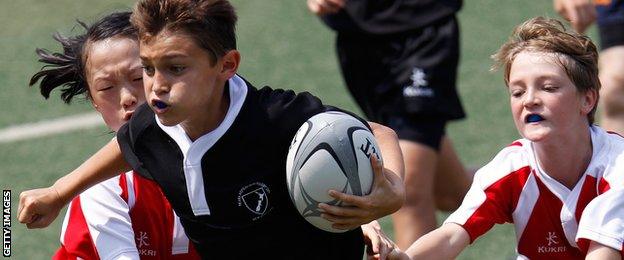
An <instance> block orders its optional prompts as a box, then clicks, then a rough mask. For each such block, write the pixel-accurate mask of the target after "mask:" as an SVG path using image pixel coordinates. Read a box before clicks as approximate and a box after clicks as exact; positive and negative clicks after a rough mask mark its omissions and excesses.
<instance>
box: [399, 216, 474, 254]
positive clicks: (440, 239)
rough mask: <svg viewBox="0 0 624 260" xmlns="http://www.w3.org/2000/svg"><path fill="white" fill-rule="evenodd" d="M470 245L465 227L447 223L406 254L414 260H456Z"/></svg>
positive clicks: (430, 233)
mask: <svg viewBox="0 0 624 260" xmlns="http://www.w3.org/2000/svg"><path fill="white" fill-rule="evenodd" d="M469 244H470V236H469V235H468V232H467V231H466V230H465V229H464V228H463V227H461V226H460V225H457V224H455V223H447V224H444V225H442V226H441V227H439V228H437V229H436V230H434V231H431V232H429V233H428V234H426V235H424V236H422V237H421V238H419V239H418V240H416V242H414V244H412V245H411V246H410V247H409V248H408V249H407V251H406V254H407V255H408V256H409V257H411V258H412V259H428V260H433V259H455V258H456V257H457V256H458V255H459V253H461V251H462V250H464V248H466V247H467V246H468V245H469Z"/></svg>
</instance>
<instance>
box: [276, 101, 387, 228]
mask: <svg viewBox="0 0 624 260" xmlns="http://www.w3.org/2000/svg"><path fill="white" fill-rule="evenodd" d="M370 156H376V157H377V158H378V159H379V160H380V162H381V154H380V151H379V147H378V146H377V143H376V142H375V138H374V136H373V134H372V133H371V132H370V130H369V129H368V128H367V127H366V126H365V125H364V124H363V123H362V122H361V121H360V120H358V119H356V118H355V117H353V116H351V115H348V114H345V113H343V112H335V111H332V112H325V113H321V114H317V115H315V116H313V117H311V118H310V119H308V121H307V122H305V123H304V124H303V125H302V126H301V127H300V128H299V130H298V131H297V133H296V134H295V137H294V138H293V140H292V142H291V145H290V148H289V150H288V157H287V159H286V178H287V184H288V192H289V193H290V198H291V199H292V201H293V203H294V204H295V207H296V208H297V210H298V211H299V213H300V214H301V216H303V218H305V220H307V221H308V222H309V223H310V224H312V225H314V226H315V227H317V228H320V229H322V230H325V231H329V232H334V233H341V232H346V231H347V230H340V229H335V228H333V227H332V222H330V221H327V220H325V219H324V218H322V217H321V212H320V211H319V209H318V204H319V203H321V202H323V203H327V204H330V205H338V206H345V205H343V203H342V202H341V201H338V200H336V199H334V198H332V197H331V196H329V194H328V191H329V190H330V189H332V190H336V191H340V192H343V193H348V194H353V195H358V196H363V195H367V194H369V193H370V191H371V188H372V184H373V168H372V166H371V163H370Z"/></svg>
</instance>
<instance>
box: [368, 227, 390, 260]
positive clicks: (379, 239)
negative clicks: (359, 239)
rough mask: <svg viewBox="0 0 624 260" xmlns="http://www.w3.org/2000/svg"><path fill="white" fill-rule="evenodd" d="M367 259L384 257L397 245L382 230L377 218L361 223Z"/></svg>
mask: <svg viewBox="0 0 624 260" xmlns="http://www.w3.org/2000/svg"><path fill="white" fill-rule="evenodd" d="M362 234H363V235H364V242H365V244H366V255H367V259H386V257H388V255H389V254H390V252H392V251H393V250H396V248H397V246H396V244H395V243H394V242H392V240H390V238H388V236H386V234H384V232H383V231H382V230H381V226H380V225H379V222H377V220H373V221H372V222H371V223H368V224H365V225H362Z"/></svg>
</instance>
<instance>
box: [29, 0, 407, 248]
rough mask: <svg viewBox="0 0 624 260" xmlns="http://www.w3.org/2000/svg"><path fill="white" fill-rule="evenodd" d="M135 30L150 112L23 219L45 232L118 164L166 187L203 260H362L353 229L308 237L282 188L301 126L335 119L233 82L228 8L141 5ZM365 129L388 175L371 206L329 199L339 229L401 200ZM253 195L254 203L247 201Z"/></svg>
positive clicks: (310, 99) (389, 146)
mask: <svg viewBox="0 0 624 260" xmlns="http://www.w3.org/2000/svg"><path fill="white" fill-rule="evenodd" d="M132 21H133V24H134V25H135V26H137V28H138V30H139V36H140V56H141V60H142V63H143V67H144V73H143V80H144V87H145V94H146V98H147V103H146V104H144V105H142V106H140V107H138V108H137V109H136V110H135V112H134V114H133V117H132V119H131V120H130V121H129V122H128V123H127V124H125V125H124V126H123V127H121V129H120V130H119V131H118V133H117V137H118V138H117V141H118V142H116V141H113V142H111V143H109V144H108V145H106V146H105V147H104V148H103V149H102V150H100V151H99V152H98V153H96V154H95V155H94V156H93V157H91V158H90V159H89V160H87V162H85V163H84V164H83V165H82V166H80V167H79V168H78V169H77V170H75V171H74V172H72V173H71V174H69V175H67V176H65V177H63V178H61V179H60V180H59V181H57V182H56V183H55V184H54V185H53V186H52V187H50V188H45V189H39V190H32V191H27V192H24V193H23V194H22V196H21V198H20V204H21V207H20V212H19V217H18V218H19V220H20V221H21V222H22V223H27V226H28V227H31V228H36V227H44V226H47V225H48V224H49V223H50V222H51V221H52V220H53V219H54V218H55V217H56V215H57V214H58V212H59V210H60V208H62V206H63V205H64V204H65V203H67V201H68V200H69V198H71V197H72V196H74V195H75V194H77V193H78V192H80V191H81V190H82V189H84V188H86V187H88V186H90V185H93V184H94V183H97V182H99V181H101V180H103V179H105V178H107V177H110V176H114V175H115V173H116V172H118V171H119V170H122V169H127V168H128V166H127V164H126V162H125V161H124V157H125V159H126V161H127V162H128V163H129V164H130V165H131V166H132V168H134V170H135V171H136V172H138V173H139V174H141V175H143V176H145V177H148V178H153V179H154V180H155V181H156V182H157V183H158V185H159V186H160V187H161V188H162V190H163V192H164V194H165V196H166V197H167V198H168V200H169V201H170V202H171V205H172V207H173V208H174V210H175V211H176V213H177V214H178V215H179V216H180V219H181V222H182V225H183V226H184V228H185V231H186V232H187V234H188V236H189V237H190V238H191V240H192V241H193V243H194V245H195V246H196V249H197V250H198V251H199V253H200V254H201V255H202V257H204V258H243V257H257V256H271V257H277V258H288V259H297V258H304V259H309V258H314V259H325V258H330V259H338V258H339V259H345V258H346V259H360V258H361V254H362V247H363V243H362V240H363V239H362V234H361V231H360V230H359V228H358V229H356V230H352V231H348V232H345V233H342V234H333V233H327V232H324V231H321V230H318V229H316V228H314V227H312V226H311V225H309V224H308V223H307V222H305V220H303V218H301V217H300V216H299V214H298V212H297V211H296V209H295V208H294V206H293V205H292V203H291V201H290V198H289V195H288V193H287V189H286V183H285V182H286V178H285V173H284V170H285V169H284V168H285V160H286V154H287V151H288V146H289V143H290V141H291V139H292V137H293V136H294V134H295V132H296V130H297V129H298V128H299V126H300V125H301V124H303V122H305V120H307V119H308V118H309V117H311V116H312V115H314V114H317V113H321V112H324V111H327V110H328V109H330V108H329V107H326V106H323V105H322V103H321V102H320V101H319V100H318V99H317V98H315V97H314V96H312V95H310V94H308V93H302V94H299V95H295V94H294V93H293V92H292V91H283V90H273V89H270V88H268V87H265V88H262V89H259V90H258V89H256V88H254V87H253V86H251V84H250V83H248V82H247V81H245V80H243V79H242V78H241V77H240V76H238V75H236V71H237V69H238V65H239V62H240V54H239V52H238V51H236V43H235V33H234V24H235V21H236V15H235V13H234V10H233V8H232V6H231V5H230V4H229V3H228V2H227V1H225V0H213V1H209V0H205V1H189V0H170V1H167V0H165V1H157V0H144V1H140V2H139V3H137V6H136V8H135V12H134V13H133V16H132ZM372 127H373V133H374V134H375V136H376V138H378V142H379V144H380V148H381V150H382V152H383V153H384V155H383V156H384V158H386V160H385V168H383V169H382V167H381V165H379V163H376V165H377V167H375V181H374V184H373V186H374V187H373V191H372V193H371V195H369V196H365V197H357V196H348V195H344V194H339V195H336V196H337V197H338V198H339V199H341V200H343V201H345V202H347V203H349V204H351V205H353V206H354V207H351V208H340V209H339V210H334V209H333V208H329V209H331V210H328V209H325V210H326V211H327V212H326V214H327V215H331V216H332V219H333V220H334V222H335V223H336V225H335V226H336V227H340V228H349V227H355V226H359V225H360V224H363V223H367V222H369V221H371V220H373V219H376V218H379V217H381V216H383V215H387V214H389V213H391V212H393V211H395V210H397V209H398V208H400V206H401V203H402V201H403V196H404V195H403V192H404V191H403V188H402V184H401V180H400V177H399V176H401V175H402V173H403V164H402V158H401V153H400V149H399V148H398V142H397V138H396V135H395V134H394V132H392V130H389V129H388V128H385V127H382V126H379V125H375V124H372ZM120 149H121V150H123V153H124V155H123V157H122V155H121V151H120ZM373 162H375V161H373ZM250 194H251V195H250ZM254 194H255V195H256V197H258V198H257V199H256V200H254V201H248V200H250V199H252V198H251V197H253V196H252V195H254ZM248 195H250V196H248ZM247 203H256V207H247V206H246V205H247ZM332 210H333V211H332Z"/></svg>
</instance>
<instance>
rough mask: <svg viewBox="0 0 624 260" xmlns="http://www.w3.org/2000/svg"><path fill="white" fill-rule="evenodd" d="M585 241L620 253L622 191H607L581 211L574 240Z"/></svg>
mask: <svg viewBox="0 0 624 260" xmlns="http://www.w3.org/2000/svg"><path fill="white" fill-rule="evenodd" d="M580 239H587V240H591V241H595V242H598V243H600V244H603V245H605V246H608V247H611V248H613V249H615V250H618V251H622V244H623V243H624V189H616V190H609V191H607V192H605V193H604V194H602V195H599V196H598V197H596V198H594V199H593V200H592V201H591V202H590V203H589V204H588V205H587V207H585V209H584V210H583V215H582V216H581V221H580V222H579V228H578V233H577V234H576V240H577V241H578V240H580Z"/></svg>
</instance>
